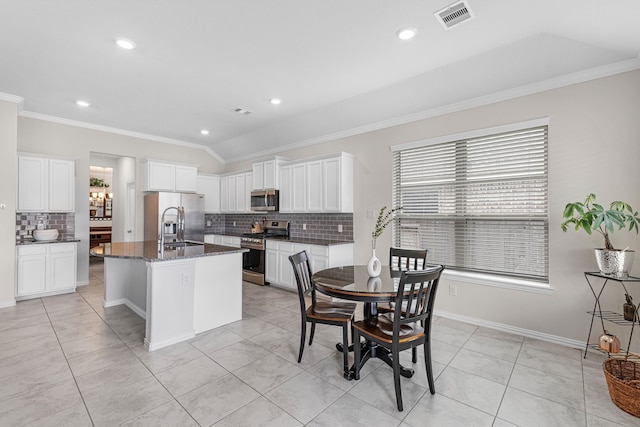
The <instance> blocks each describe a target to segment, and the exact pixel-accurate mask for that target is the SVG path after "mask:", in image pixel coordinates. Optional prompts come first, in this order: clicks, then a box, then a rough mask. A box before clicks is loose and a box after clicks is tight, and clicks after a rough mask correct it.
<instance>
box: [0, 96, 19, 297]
mask: <svg viewBox="0 0 640 427" xmlns="http://www.w3.org/2000/svg"><path fill="white" fill-rule="evenodd" d="M17 111H18V105H17V104H15V103H12V102H5V101H0V171H2V179H0V204H2V205H5V207H4V208H1V207H0V272H1V273H0V274H1V275H0V307H7V306H11V305H14V304H15V265H16V247H15V246H16V214H15V213H16V186H17V183H16V178H17V176H18V173H17V167H16V163H17V161H16V147H17V135H18V121H17V116H16V114H17Z"/></svg>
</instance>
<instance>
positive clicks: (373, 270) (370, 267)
mask: <svg viewBox="0 0 640 427" xmlns="http://www.w3.org/2000/svg"><path fill="white" fill-rule="evenodd" d="M381 271H382V264H380V260H379V259H378V258H377V257H376V250H375V249H373V255H371V259H370V260H369V262H368V263H367V272H368V273H369V276H371V277H378V276H379V275H380V272H381Z"/></svg>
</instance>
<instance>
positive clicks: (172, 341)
mask: <svg viewBox="0 0 640 427" xmlns="http://www.w3.org/2000/svg"><path fill="white" fill-rule="evenodd" d="M195 336H196V334H195V332H193V333H190V334H185V335H182V336H179V337H175V338H171V339H168V340H165V341H161V342H155V343H153V344H152V343H151V342H149V340H148V339H147V338H145V339H144V348H146V349H147V350H148V351H155V350H159V349H161V348H164V347H168V346H170V345H173V344H177V343H179V342H183V341H186V340H190V339H191V338H195Z"/></svg>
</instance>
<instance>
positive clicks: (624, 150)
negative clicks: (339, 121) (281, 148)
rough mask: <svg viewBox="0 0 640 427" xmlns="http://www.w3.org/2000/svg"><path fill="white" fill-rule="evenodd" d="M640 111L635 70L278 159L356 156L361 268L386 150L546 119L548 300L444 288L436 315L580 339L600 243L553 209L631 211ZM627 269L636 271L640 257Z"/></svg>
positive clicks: (629, 240)
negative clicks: (565, 227) (586, 204)
mask: <svg viewBox="0 0 640 427" xmlns="http://www.w3.org/2000/svg"><path fill="white" fill-rule="evenodd" d="M639 114H640V71H634V72H629V73H625V74H620V75H617V76H612V77H608V78H602V79H598V80H594V81H590V82H586V83H582V84H576V85H572V86H568V87H564V88H561V89H555V90H550V91H547V92H541V93H538V94H534V95H529V96H524V97H521V98H516V99H512V100H509V101H504V102H499V103H495V104H492V105H488V106H484V107H478V108H473V109H469V110H465V111H460V112H456V113H452V114H447V115H442V116H439V117H434V118H431V119H426V120H421V121H417V122H413V123H409V124H405V125H401V126H395V127H391V128H387V129H384V130H380V131H376V132H369V133H366V134H362V135H358V136H353V137H349V138H344V139H339V140H335V141H331V142H328V143H324V144H319V145H314V146H309V147H306V148H302V149H297V150H291V151H286V152H282V153H278V155H281V156H284V157H288V158H291V159H299V158H306V157H312V156H315V155H320V154H326V153H331V152H338V151H346V152H349V153H352V154H353V155H354V156H355V184H354V185H355V200H354V239H355V242H356V244H355V248H356V249H355V260H356V262H357V263H365V262H366V261H367V260H368V258H369V257H370V255H371V246H370V242H371V238H370V236H371V230H372V229H373V226H374V221H375V219H368V218H367V217H366V212H367V211H368V210H372V211H377V210H378V209H380V207H382V206H384V205H387V206H390V205H391V166H392V165H391V162H392V155H391V152H390V151H389V147H390V146H391V145H395V144H401V143H404V142H411V141H418V140H423V139H428V138H434V137H437V136H443V135H451V134H456V133H460V132H465V131H471V130H476V129H484V128H490V127H493V126H499V125H504V124H509V123H516V122H523V121H527V120H531V119H536V118H542V117H549V118H550V124H549V246H550V248H549V249H550V254H549V256H550V262H549V264H550V284H551V286H552V287H553V288H554V293H553V295H540V294H534V293H529V292H523V291H516V290H508V289H501V288H496V287H489V286H483V285H477V284H469V283H461V282H460V283H457V286H458V296H457V297H452V296H449V294H448V289H447V286H448V285H449V283H451V282H447V281H443V282H442V287H441V289H440V291H439V293H438V297H437V301H436V309H437V310H444V311H447V312H450V313H454V314H458V315H463V316H470V317H474V318H478V319H483V320H486V321H490V322H497V323H502V324H507V325H511V326H514V327H517V328H524V329H528V330H533V331H538V332H542V333H546V334H551V335H556V336H560V337H565V338H569V339H573V340H580V341H584V340H586V335H587V332H588V326H589V320H590V316H589V315H587V314H586V313H585V311H586V310H590V309H591V308H592V307H593V296H592V295H591V292H590V290H589V288H588V286H587V283H586V282H585V279H584V276H583V272H584V271H594V270H597V268H596V264H595V260H594V256H593V250H592V248H594V247H600V246H602V242H601V241H600V239H599V238H597V237H595V236H594V237H590V236H588V235H587V234H585V233H576V232H570V233H562V231H561V229H560V223H561V221H562V210H563V208H564V206H565V204H566V203H567V202H569V201H576V200H583V199H584V197H585V196H586V195H587V194H588V193H590V192H594V193H596V194H597V195H598V200H599V201H601V202H603V203H607V204H608V203H610V202H611V201H613V200H617V199H622V200H625V201H627V202H629V203H630V204H631V206H633V207H635V208H636V209H640V190H638V185H639V184H640V168H639V167H638V165H639V161H640V120H639V119H638V117H639ZM234 168H238V169H240V168H246V164H240V163H239V164H235V165H229V167H228V170H230V169H234ZM613 242H614V244H615V245H617V246H619V247H621V248H624V247H625V246H627V245H628V246H630V247H631V248H635V249H636V250H637V251H638V252H640V238H639V237H638V236H637V235H636V234H635V233H632V234H631V233H625V232H617V233H614V235H613ZM390 245H391V232H390V231H387V232H385V233H384V234H383V235H382V237H381V240H379V241H378V248H379V250H381V248H384V247H389V246H390ZM383 258H384V257H383ZM637 258H640V256H638V257H637ZM634 271H635V272H636V273H638V272H640V259H637V260H636V266H635V269H634ZM613 285H614V286H617V285H616V284H613ZM618 287H619V286H618ZM632 294H633V295H634V300H635V301H640V287H638V286H635V287H634V289H633V291H632ZM608 296H609V298H608V299H609V300H611V304H613V307H614V308H616V307H617V306H618V305H619V307H617V309H618V311H619V312H621V310H622V303H623V302H624V296H623V295H622V294H621V293H620V290H619V289H615V288H614V287H613V286H612V287H611V289H610V293H609V295H608ZM600 329H601V327H598V328H597V329H596V331H599V330H600ZM611 329H614V330H615V328H611ZM600 333H601V332H597V335H599V334H600ZM597 335H596V337H597Z"/></svg>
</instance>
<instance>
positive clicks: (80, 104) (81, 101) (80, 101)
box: [76, 99, 91, 107]
mask: <svg viewBox="0 0 640 427" xmlns="http://www.w3.org/2000/svg"><path fill="white" fill-rule="evenodd" d="M76 105H77V106H79V107H88V106H89V105H91V104H89V103H88V102H87V101H83V100H81V99H79V100H77V101H76Z"/></svg>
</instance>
